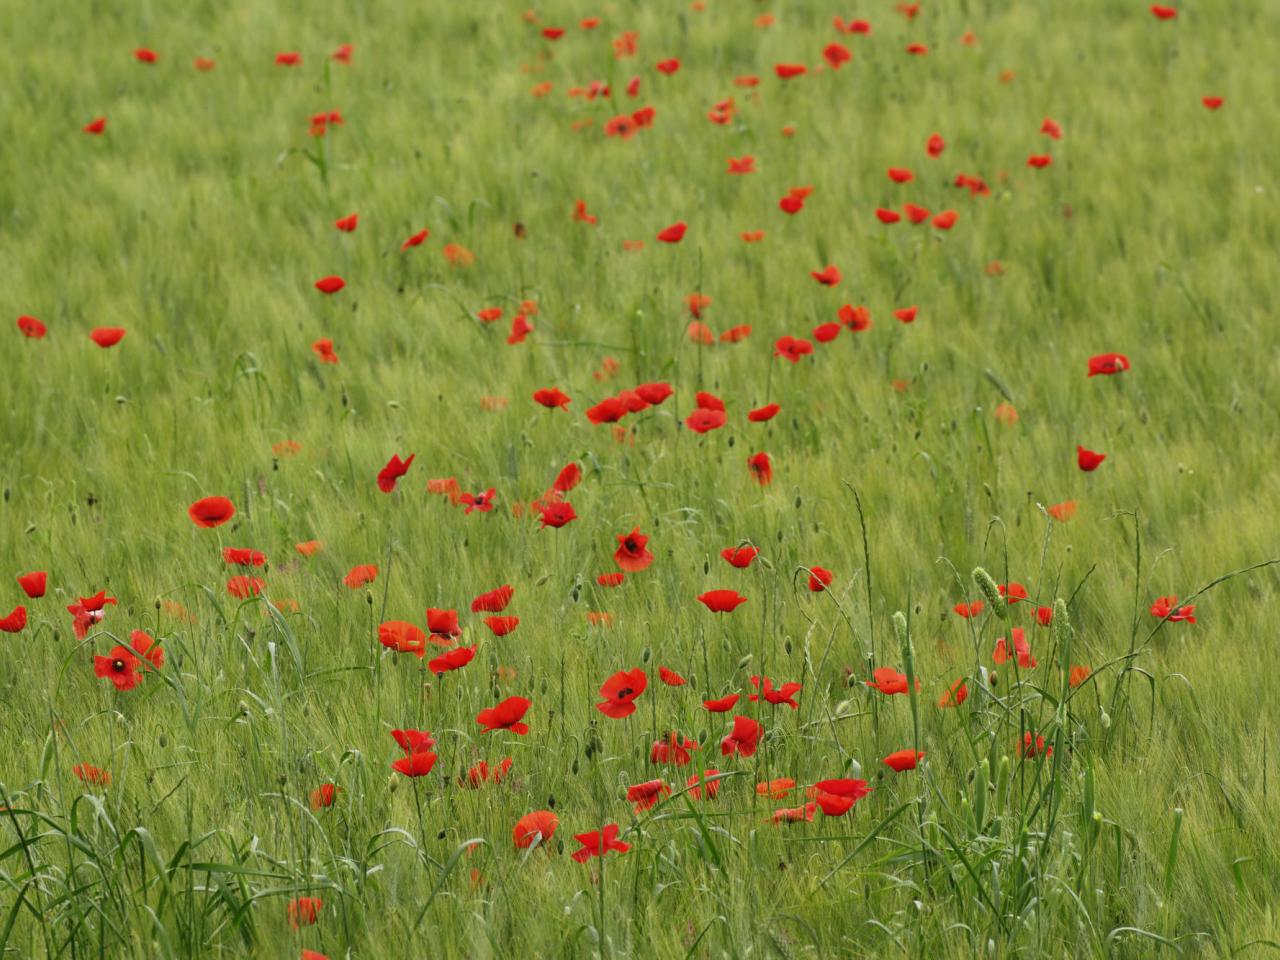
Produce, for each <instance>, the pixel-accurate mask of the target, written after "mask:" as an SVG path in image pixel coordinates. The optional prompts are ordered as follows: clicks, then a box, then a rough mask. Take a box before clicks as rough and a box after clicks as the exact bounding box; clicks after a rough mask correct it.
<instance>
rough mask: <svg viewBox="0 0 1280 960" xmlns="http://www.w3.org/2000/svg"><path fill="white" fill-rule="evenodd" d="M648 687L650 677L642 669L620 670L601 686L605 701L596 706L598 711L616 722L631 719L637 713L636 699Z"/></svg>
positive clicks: (601, 693)
mask: <svg viewBox="0 0 1280 960" xmlns="http://www.w3.org/2000/svg"><path fill="white" fill-rule="evenodd" d="M648 685H649V677H648V675H647V674H646V673H645V672H644V670H643V669H641V668H640V667H636V668H635V669H634V670H619V671H618V672H617V673H615V674H614V675H613V676H611V677H610V678H609V679H608V680H606V681H605V682H604V683H603V684H602V685H601V687H600V696H602V697H604V698H605V699H604V701H603V702H601V703H597V704H596V709H597V710H599V711H600V712H601V713H603V714H604V715H605V716H606V717H610V718H611V719H614V720H621V719H622V718H623V717H629V716H631V714H633V713H635V712H636V704H635V700H636V697H638V696H640V694H642V693H644V689H645V687H647V686H648Z"/></svg>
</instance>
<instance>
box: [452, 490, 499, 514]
mask: <svg viewBox="0 0 1280 960" xmlns="http://www.w3.org/2000/svg"><path fill="white" fill-rule="evenodd" d="M496 493H497V491H496V490H495V489H494V488H493V487H490V488H489V489H488V490H485V491H483V492H481V493H463V494H460V495H459V496H458V500H457V502H458V503H461V504H464V505H465V506H466V508H467V509H466V510H464V511H462V512H463V513H473V512H475V513H490V512H492V511H493V498H494V495H495V494H496Z"/></svg>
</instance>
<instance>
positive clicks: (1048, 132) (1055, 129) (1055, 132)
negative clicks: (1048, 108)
mask: <svg viewBox="0 0 1280 960" xmlns="http://www.w3.org/2000/svg"><path fill="white" fill-rule="evenodd" d="M1040 132H1041V133H1043V134H1044V135H1045V136H1047V137H1050V138H1051V139H1054V140H1061V139H1062V125H1061V124H1059V123H1058V122H1057V121H1056V120H1050V119H1049V118H1048V117H1045V118H1044V123H1042V124H1040Z"/></svg>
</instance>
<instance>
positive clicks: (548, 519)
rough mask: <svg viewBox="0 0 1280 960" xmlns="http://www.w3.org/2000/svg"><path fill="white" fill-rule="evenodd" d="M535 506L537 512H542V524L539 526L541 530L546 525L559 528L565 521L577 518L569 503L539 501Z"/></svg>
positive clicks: (568, 521)
mask: <svg viewBox="0 0 1280 960" xmlns="http://www.w3.org/2000/svg"><path fill="white" fill-rule="evenodd" d="M537 507H538V512H539V513H541V514H542V525H541V526H540V527H539V529H541V530H545V529H546V528H547V527H551V528H553V529H556V530H559V529H560V528H561V527H563V526H564V525H565V524H566V523H571V522H572V521H574V520H577V519H578V515H577V514H576V513H575V512H574V510H573V504H571V503H564V502H560V503H540V504H538V505H537Z"/></svg>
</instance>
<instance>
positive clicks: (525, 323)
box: [507, 313, 533, 346]
mask: <svg viewBox="0 0 1280 960" xmlns="http://www.w3.org/2000/svg"><path fill="white" fill-rule="evenodd" d="M531 333H533V324H531V323H530V322H529V320H528V318H527V317H525V315H524V314H523V313H517V314H516V315H515V316H514V317H512V318H511V332H510V333H509V334H507V346H515V345H516V344H517V343H524V340H525V337H527V336H529V334H531Z"/></svg>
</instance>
